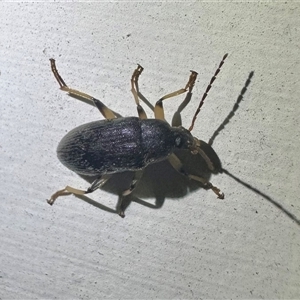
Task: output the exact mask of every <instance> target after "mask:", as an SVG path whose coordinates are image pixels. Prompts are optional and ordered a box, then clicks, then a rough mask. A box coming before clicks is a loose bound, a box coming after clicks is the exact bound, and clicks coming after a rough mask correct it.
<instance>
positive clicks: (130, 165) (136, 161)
mask: <svg viewBox="0 0 300 300" xmlns="http://www.w3.org/2000/svg"><path fill="white" fill-rule="evenodd" d="M227 56H228V54H225V55H224V57H223V58H222V61H221V62H220V64H219V66H218V68H217V70H216V71H215V74H214V76H213V77H212V78H211V80H210V83H209V84H208V86H207V88H206V91H205V93H204V94H203V96H202V99H201V101H200V103H199V106H198V108H197V110H196V112H195V114H194V117H193V119H192V123H191V126H190V127H189V129H188V130H187V129H185V128H184V127H182V126H175V123H176V122H177V123H181V121H180V120H179V122H178V120H177V121H176V116H177V117H179V116H180V111H181V110H182V109H183V108H184V107H185V105H186V104H187V103H188V102H189V100H190V99H191V95H192V90H193V87H194V84H195V81H196V78H197V72H195V71H191V74H190V77H189V79H188V82H187V84H186V86H185V87H184V88H182V89H179V90H177V91H175V92H172V93H170V94H167V95H165V96H164V97H162V98H160V99H159V100H158V101H157V102H156V104H155V107H154V108H153V111H154V116H155V119H148V118H147V115H146V113H145V111H144V109H143V108H142V106H141V105H140V100H142V101H144V102H145V103H146V104H148V101H147V100H146V99H145V97H143V95H142V94H141V93H140V92H139V86H138V80H139V76H140V75H141V73H142V71H143V67H142V66H140V65H138V67H137V68H136V69H135V71H134V72H133V75H132V77H131V92H132V94H133V97H134V100H135V102H136V105H137V112H138V117H121V116H120V115H119V114H118V113H116V112H114V111H113V110H111V109H110V108H108V107H107V106H105V105H104V104H103V103H102V102H101V101H100V100H98V99H96V98H94V97H92V96H90V95H88V94H85V93H83V92H80V91H78V90H75V89H73V88H69V87H68V86H67V85H66V83H65V82H64V80H63V79H62V77H61V76H60V74H59V73H58V71H57V68H56V65H55V60H54V59H50V62H51V69H52V72H53V74H54V77H55V78H56V80H57V82H58V83H59V85H60V89H61V90H63V91H65V92H67V93H68V95H69V96H71V97H74V98H76V99H79V100H83V101H85V102H87V103H92V104H94V106H96V107H97V108H98V110H99V111H100V113H101V114H102V115H103V116H104V118H105V120H100V121H94V122H90V123H87V124H83V125H81V126H78V127H76V128H74V129H73V130H71V131H70V132H69V133H67V135H65V136H64V137H63V139H62V140H61V141H60V143H59V145H58V148H57V156H58V158H59V160H60V161H61V162H62V164H63V165H65V166H66V167H67V168H69V169H70V170H72V171H74V172H76V173H77V174H79V175H80V176H82V177H85V178H87V177H88V178H90V179H93V181H92V182H91V185H90V187H89V188H88V189H87V190H79V189H77V188H73V187H70V186H66V187H65V188H64V189H62V190H58V191H57V192H55V193H54V194H53V195H52V196H51V198H50V199H49V200H47V202H48V203H49V204H50V205H52V204H53V203H54V202H55V200H56V199H57V198H58V197H60V196H66V195H71V194H74V195H75V196H78V197H82V196H84V195H86V194H89V193H92V192H94V191H95V190H97V189H98V188H101V187H103V186H104V184H105V183H107V182H108V180H109V179H110V178H111V177H112V175H114V174H121V175H120V176H123V175H122V173H124V172H131V176H126V178H128V177H131V179H130V181H128V183H127V185H126V186H123V187H122V190H119V191H117V192H118V194H119V195H120V197H119V201H118V205H117V213H118V214H119V215H120V216H121V217H123V218H124V217H125V209H126V207H127V205H128V201H127V199H130V197H131V193H132V192H133V190H134V189H135V188H136V186H137V184H138V182H139V181H140V179H141V177H142V175H143V173H144V171H145V168H146V167H147V172H149V171H151V170H152V173H153V172H154V174H155V171H156V169H155V166H157V164H158V163H160V162H162V161H167V162H168V163H169V165H170V166H172V168H173V169H175V170H176V171H177V172H178V174H177V176H179V175H180V176H182V175H183V176H184V177H185V178H186V179H185V180H186V181H189V180H192V181H195V182H198V183H200V184H201V185H202V186H203V187H204V188H205V189H210V190H212V191H213V192H214V193H215V194H216V195H217V196H218V198H220V199H224V194H223V193H222V192H221V191H220V189H219V188H217V187H216V186H214V185H213V184H212V183H211V182H210V181H209V176H210V174H211V173H215V174H217V173H219V172H221V171H222V167H221V162H220V159H219V157H218V155H217V154H216V152H215V151H214V150H213V148H212V147H211V145H210V144H207V143H205V142H204V141H202V140H198V139H197V138H195V137H194V136H192V134H191V131H192V129H193V127H194V123H195V121H196V118H197V115H198V114H199V112H200V110H201V107H202V105H203V103H204V100H205V98H206V96H207V94H208V92H209V90H210V88H211V86H212V84H213V82H214V81H215V79H216V76H217V75H218V73H219V72H220V70H221V67H222V65H223V64H224V61H225V59H226V57H227ZM186 92H187V96H186V98H185V100H184V102H183V103H182V105H181V106H180V107H179V109H178V111H177V114H176V113H175V115H174V116H175V119H173V121H172V126H171V125H169V124H168V123H167V122H166V120H165V117H164V109H163V101H164V100H166V99H168V98H172V97H175V96H178V95H180V94H183V93H186ZM148 105H149V104H148ZM186 153H188V154H189V156H190V155H191V154H192V156H195V159H196V160H197V162H196V165H197V169H195V168H192V169H193V171H191V168H190V167H189V166H188V163H187V162H188V161H191V160H193V159H188V160H187V159H185V157H186ZM199 158H200V160H199ZM163 163H165V162H163ZM193 166H195V162H194V163H193ZM159 174H161V172H160V173H157V174H156V176H154V178H153V180H151V181H152V182H156V183H157V184H158V185H159V184H160V183H161V180H158V179H159ZM169 175H170V174H169ZM174 176H175V175H174ZM88 181H89V180H88ZM122 182H124V181H122ZM186 186H187V185H186V183H185V187H186ZM120 187H121V185H119V189H120ZM185 190H186V189H185ZM155 191H160V192H159V193H160V194H161V195H156V198H157V199H160V198H161V197H165V195H166V191H167V190H165V186H164V185H161V186H160V187H159V188H157V187H156V188H155V189H154V192H155Z"/></svg>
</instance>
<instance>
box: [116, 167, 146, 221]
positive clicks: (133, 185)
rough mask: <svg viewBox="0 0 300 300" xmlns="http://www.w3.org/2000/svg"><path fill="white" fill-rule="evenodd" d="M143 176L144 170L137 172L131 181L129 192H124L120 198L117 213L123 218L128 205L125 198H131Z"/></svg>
mask: <svg viewBox="0 0 300 300" xmlns="http://www.w3.org/2000/svg"><path fill="white" fill-rule="evenodd" d="M142 175H143V170H140V171H136V172H135V173H134V176H133V178H132V180H131V183H130V186H129V188H128V189H127V190H125V191H123V192H122V195H121V196H120V199H119V203H118V207H117V211H118V214H119V216H120V217H121V218H124V217H125V209H126V207H125V206H126V203H125V201H123V200H124V198H125V197H127V196H129V195H130V194H131V193H132V192H133V190H134V189H135V188H136V186H137V184H138V182H139V180H140V179H141V177H142Z"/></svg>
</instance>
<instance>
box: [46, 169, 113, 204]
mask: <svg viewBox="0 0 300 300" xmlns="http://www.w3.org/2000/svg"><path fill="white" fill-rule="evenodd" d="M110 177H111V175H105V176H101V177H99V178H97V179H96V180H95V181H93V183H92V184H91V186H90V187H89V188H88V189H87V190H86V191H84V190H79V189H75V188H73V187H71V186H68V185H67V186H66V187H65V188H64V189H62V190H59V191H57V192H56V193H54V194H53V195H52V196H51V198H50V199H49V200H47V202H48V203H49V204H50V205H53V203H54V202H55V200H56V199H57V198H58V197H61V196H68V195H71V194H73V195H78V196H79V195H85V194H89V193H92V192H94V191H95V190H96V189H98V188H101V187H102V186H103V185H104V184H105V183H106V182H107V180H108V179H109V178H110Z"/></svg>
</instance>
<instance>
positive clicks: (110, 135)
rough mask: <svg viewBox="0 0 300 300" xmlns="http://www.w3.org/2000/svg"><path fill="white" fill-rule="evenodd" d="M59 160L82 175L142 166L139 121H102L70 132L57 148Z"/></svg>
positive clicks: (120, 170) (129, 119) (133, 118)
mask: <svg viewBox="0 0 300 300" xmlns="http://www.w3.org/2000/svg"><path fill="white" fill-rule="evenodd" d="M57 156H58V158H59V160H60V161H61V162H62V163H63V164H64V165H65V166H66V167H67V168H69V169H70V170H72V171H74V172H76V173H78V174H82V175H90V176H94V175H101V174H105V173H116V172H122V171H126V170H139V169H142V168H143V167H144V166H145V162H144V154H143V149H142V145H141V126H140V120H139V118H136V117H130V118H118V119H113V120H101V121H95V122H91V123H87V124H84V125H81V126H79V127H77V128H75V129H73V130H71V131H70V132H69V133H67V135H66V136H65V137H64V138H63V139H62V140H61V142H60V143H59V145H58V148H57Z"/></svg>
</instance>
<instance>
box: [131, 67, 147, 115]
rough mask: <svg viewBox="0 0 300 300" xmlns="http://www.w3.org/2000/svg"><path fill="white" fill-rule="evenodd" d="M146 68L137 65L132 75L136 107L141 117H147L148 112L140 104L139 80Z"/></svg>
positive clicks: (132, 89) (132, 90) (132, 88)
mask: <svg viewBox="0 0 300 300" xmlns="http://www.w3.org/2000/svg"><path fill="white" fill-rule="evenodd" d="M143 70H144V68H143V67H142V66H140V65H138V66H137V68H136V69H135V70H134V72H133V74H132V77H131V92H132V94H133V97H134V100H135V103H136V109H137V111H138V115H139V118H140V119H147V115H146V112H145V111H144V109H143V107H142V106H141V104H140V100H139V84H138V80H139V77H140V75H141V74H142V72H143Z"/></svg>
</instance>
